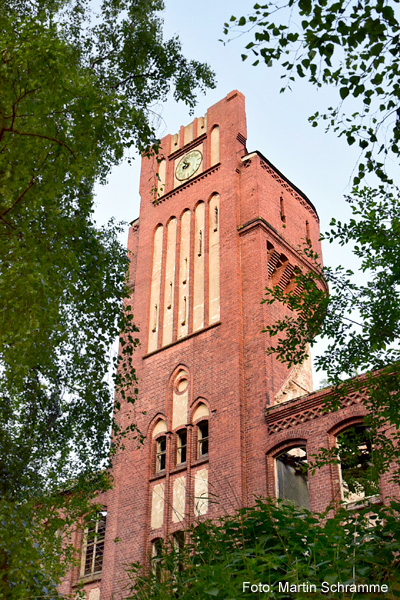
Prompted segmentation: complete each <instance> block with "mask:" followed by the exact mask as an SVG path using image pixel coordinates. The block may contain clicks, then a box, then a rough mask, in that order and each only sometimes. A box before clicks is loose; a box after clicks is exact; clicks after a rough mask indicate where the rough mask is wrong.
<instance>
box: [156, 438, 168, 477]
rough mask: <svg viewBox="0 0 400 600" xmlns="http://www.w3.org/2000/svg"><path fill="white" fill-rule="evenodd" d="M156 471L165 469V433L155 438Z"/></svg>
mask: <svg viewBox="0 0 400 600" xmlns="http://www.w3.org/2000/svg"><path fill="white" fill-rule="evenodd" d="M156 449H157V452H156V472H157V473H159V472H160V471H165V466H166V458H167V437H166V436H165V435H163V436H161V437H159V438H157V440H156Z"/></svg>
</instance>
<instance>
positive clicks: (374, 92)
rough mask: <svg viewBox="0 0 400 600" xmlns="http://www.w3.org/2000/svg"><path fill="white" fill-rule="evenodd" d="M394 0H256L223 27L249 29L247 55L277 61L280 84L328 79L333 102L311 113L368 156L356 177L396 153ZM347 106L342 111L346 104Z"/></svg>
mask: <svg viewBox="0 0 400 600" xmlns="http://www.w3.org/2000/svg"><path fill="white" fill-rule="evenodd" d="M398 4H399V0H394V1H390V2H389V1H388V0H350V1H349V2H347V1H346V2H345V1H344V0H339V1H334V0H315V1H313V2H311V0H288V1H286V0H272V1H269V2H267V3H265V4H263V5H260V4H255V5H254V9H253V12H252V13H251V14H250V15H249V16H247V18H246V17H244V16H242V17H240V18H236V17H235V16H232V17H231V19H230V23H225V33H226V34H227V33H228V32H229V33H233V32H243V31H246V32H249V31H251V32H254V37H253V38H252V39H251V41H250V42H249V43H248V44H247V45H246V50H247V52H246V53H245V54H243V55H242V58H243V59H244V60H245V59H246V58H248V56H251V55H253V56H254V57H255V60H254V62H253V64H254V65H257V64H259V62H260V61H264V62H265V64H266V65H268V66H271V65H272V64H273V63H276V62H278V63H279V64H280V65H281V67H282V68H283V70H284V73H283V75H282V78H283V81H284V86H283V88H282V90H285V89H287V88H290V86H291V85H292V83H293V82H294V81H295V80H296V79H297V78H307V79H308V81H309V82H310V83H311V84H312V85H315V86H317V87H321V86H331V87H332V88H334V89H335V90H337V92H338V94H337V95H338V98H337V100H338V104H337V105H336V106H332V107H329V108H328V109H327V112H326V113H321V114H320V113H319V112H317V113H316V114H315V115H313V116H311V118H310V121H311V122H312V124H313V126H316V125H317V124H318V121H321V120H322V121H323V122H324V123H325V124H326V126H327V129H333V130H334V131H335V132H337V133H338V135H339V136H345V138H346V140H347V143H348V144H350V145H352V144H354V143H356V142H357V143H358V145H359V147H360V150H361V152H362V153H363V154H364V158H365V162H360V163H359V165H358V173H357V175H356V176H355V177H354V183H355V184H358V183H359V182H360V181H361V179H362V178H363V177H364V176H365V174H366V173H375V174H376V175H377V176H378V177H379V178H380V179H381V180H382V181H387V180H388V179H390V177H389V176H388V174H387V169H386V166H387V162H386V161H387V158H388V157H389V158H390V157H393V156H396V157H397V156H398V155H399V152H400V150H399V148H400V147H399V139H400V126H399V112H398V107H399V101H400V86H399V74H400V58H399V56H400V53H399V50H400V22H399V20H398V11H397V10H396V5H398ZM346 107H348V111H350V112H347V111H346V110H345V109H346Z"/></svg>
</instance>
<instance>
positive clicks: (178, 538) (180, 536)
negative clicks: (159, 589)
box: [173, 531, 185, 572]
mask: <svg viewBox="0 0 400 600" xmlns="http://www.w3.org/2000/svg"><path fill="white" fill-rule="evenodd" d="M173 542H174V550H175V554H176V567H177V571H179V572H180V571H183V566H184V565H183V549H184V546H185V532H184V531H175V533H174V535H173Z"/></svg>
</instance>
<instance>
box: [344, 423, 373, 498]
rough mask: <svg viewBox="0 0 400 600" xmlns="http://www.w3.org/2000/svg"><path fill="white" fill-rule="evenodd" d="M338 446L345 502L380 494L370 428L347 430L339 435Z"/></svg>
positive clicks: (356, 427) (360, 426)
mask: <svg viewBox="0 0 400 600" xmlns="http://www.w3.org/2000/svg"><path fill="white" fill-rule="evenodd" d="M337 446H338V458H339V460H340V476H341V488H342V498H343V500H345V501H346V502H357V501H360V500H363V499H364V498H367V497H371V496H374V495H377V494H379V485H378V474H377V473H376V471H375V469H374V466H373V444H372V439H371V435H370V430H369V429H368V427H366V426H365V425H358V426H355V427H351V428H350V429H347V430H346V431H344V432H343V433H341V434H340V435H338V437H337Z"/></svg>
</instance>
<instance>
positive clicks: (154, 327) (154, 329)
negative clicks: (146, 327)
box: [151, 304, 158, 333]
mask: <svg viewBox="0 0 400 600" xmlns="http://www.w3.org/2000/svg"><path fill="white" fill-rule="evenodd" d="M157 322H158V306H157V304H155V305H154V322H153V329H152V330H151V331H152V332H153V333H155V332H156V331H157Z"/></svg>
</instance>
